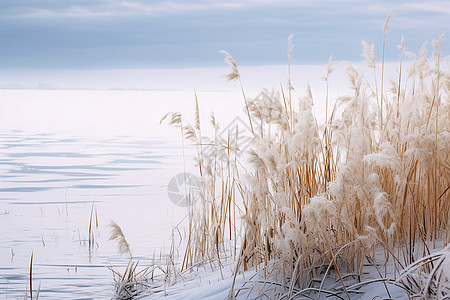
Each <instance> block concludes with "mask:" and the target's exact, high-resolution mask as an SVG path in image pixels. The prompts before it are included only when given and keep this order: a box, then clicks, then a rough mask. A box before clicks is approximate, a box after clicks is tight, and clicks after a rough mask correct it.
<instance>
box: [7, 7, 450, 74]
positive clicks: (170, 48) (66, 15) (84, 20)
mask: <svg viewBox="0 0 450 300" xmlns="http://www.w3.org/2000/svg"><path fill="white" fill-rule="evenodd" d="M390 12H392V13H394V14H395V17H394V18H393V19H392V21H391V23H390V27H391V29H390V31H389V33H388V36H387V54H386V57H387V60H397V59H398V55H399V54H398V50H397V47H396V46H397V45H398V44H399V43H400V39H401V36H402V35H404V36H405V45H406V47H407V49H408V50H411V51H414V52H417V51H418V50H419V48H420V46H421V45H422V43H423V42H424V41H426V40H428V41H431V40H432V39H433V38H438V37H439V36H440V34H441V33H447V31H448V29H450V1H448V0H446V1H442V0H437V1H411V0H405V1H404V0H401V1H370V0H344V1H336V0H334V1H332V0H329V1H313V0H300V1H290V0H278V1H270V0H221V1H214V0H191V1H188V0H181V1H180V0H178V1H176V0H174V1H158V0H150V1H145V0H73V1H62V0H1V2H0V69H3V70H12V69H16V70H18V69H121V68H124V69H130V68H131V69H132V68H186V67H203V66H221V65H223V60H222V58H223V57H222V55H221V54H219V53H218V50H220V49H226V50H228V51H229V52H230V53H231V54H232V55H233V56H234V58H235V59H236V61H237V62H238V63H239V64H240V65H270V64H285V63H286V61H287V54H286V49H287V37H288V36H289V34H291V33H292V34H294V44H295V48H294V51H293V53H292V55H293V57H294V61H293V63H294V64H318V63H326V62H327V61H328V58H329V56H331V55H332V56H333V58H334V59H336V60H350V61H360V60H362V58H361V55H360V54H361V41H362V40H365V41H367V42H368V43H375V45H376V51H377V54H378V55H379V53H380V52H381V44H382V39H383V33H382V25H383V23H384V20H385V19H386V16H387V15H388V14H389V13H390ZM449 45H450V44H449V39H447V40H446V41H445V42H444V47H443V48H444V51H446V50H448V49H449ZM378 58H379V56H378Z"/></svg>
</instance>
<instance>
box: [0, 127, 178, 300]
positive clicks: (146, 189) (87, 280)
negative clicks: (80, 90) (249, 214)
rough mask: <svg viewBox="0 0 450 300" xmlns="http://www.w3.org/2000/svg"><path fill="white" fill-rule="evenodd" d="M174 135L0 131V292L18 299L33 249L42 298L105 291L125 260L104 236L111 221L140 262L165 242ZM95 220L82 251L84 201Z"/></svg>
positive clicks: (170, 221) (105, 294)
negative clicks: (90, 240) (90, 242)
mask: <svg viewBox="0 0 450 300" xmlns="http://www.w3.org/2000/svg"><path fill="white" fill-rule="evenodd" d="M180 156H181V152H180V149H179V145H178V144H177V143H175V142H169V141H165V140H163V139H160V140H151V139H145V138H141V139H133V138H131V137H126V136H121V137H116V138H108V139H98V138H97V139H95V138H80V137H59V136H55V135H47V134H34V135H27V134H25V133H23V132H17V131H10V132H2V133H0V230H1V231H0V299H6V298H8V299H15V298H23V296H24V295H25V290H26V289H27V286H28V278H29V263H30V256H31V253H32V252H33V253H34V265H33V287H34V289H35V288H37V286H38V285H39V284H40V286H41V290H40V297H42V298H43V299H58V298H59V299H61V298H70V299H83V298H84V299H86V298H87V299H90V298H100V299H104V298H111V297H112V296H113V293H114V288H113V280H112V275H111V272H110V271H109V270H108V269H107V268H106V266H112V267H113V268H119V269H120V268H121V267H122V268H123V267H125V266H126V264H127V263H128V257H127V256H126V255H119V254H118V251H117V248H116V245H115V243H114V242H112V241H109V240H108V237H109V228H108V224H109V220H114V221H116V222H117V223H118V224H119V225H121V226H122V229H123V231H124V233H125V235H126V236H127V239H128V241H129V243H130V245H131V247H132V250H133V254H134V256H135V257H136V258H137V259H141V263H140V265H141V266H145V265H149V264H151V263H152V261H151V259H152V258H153V257H157V258H159V255H160V252H161V251H163V250H161V246H163V245H164V246H165V247H169V244H168V243H167V240H168V239H167V238H168V236H169V235H170V229H171V227H172V226H173V225H175V224H177V222H178V221H179V220H180V218H181V217H182V216H183V215H184V213H185V211H184V209H181V208H179V207H175V206H174V205H173V204H171V203H170V201H168V200H167V194H166V186H167V182H168V181H169V180H170V178H171V176H173V174H177V173H178V172H179V171H180V163H179V161H180ZM92 207H94V209H95V210H96V212H97V216H98V220H99V227H98V228H97V229H96V230H95V246H94V247H93V249H91V250H90V249H89V246H88V241H87V240H88V226H89V218H90V212H91V208H92Z"/></svg>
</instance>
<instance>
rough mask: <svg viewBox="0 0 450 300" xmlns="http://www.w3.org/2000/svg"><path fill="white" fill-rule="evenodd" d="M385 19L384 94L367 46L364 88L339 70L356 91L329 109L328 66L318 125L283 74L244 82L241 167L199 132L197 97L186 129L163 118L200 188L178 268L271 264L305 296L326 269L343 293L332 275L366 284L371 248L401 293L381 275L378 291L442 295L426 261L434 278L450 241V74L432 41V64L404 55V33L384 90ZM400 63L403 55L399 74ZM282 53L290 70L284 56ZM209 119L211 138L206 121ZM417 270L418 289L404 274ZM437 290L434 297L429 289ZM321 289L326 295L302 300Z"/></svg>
mask: <svg viewBox="0 0 450 300" xmlns="http://www.w3.org/2000/svg"><path fill="white" fill-rule="evenodd" d="M389 19H390V17H388V19H387V21H386V23H385V26H384V28H383V33H384V38H383V48H382V49H383V61H382V66H381V68H382V70H381V85H380V87H378V82H377V76H376V74H377V65H376V63H375V58H374V57H375V53H374V51H375V50H374V49H375V48H374V46H373V45H372V46H369V45H368V44H367V43H363V47H364V52H363V56H364V57H365V59H366V61H367V64H368V66H369V67H370V68H371V69H373V73H374V74H375V76H374V79H373V81H374V82H370V80H369V79H366V78H365V77H364V76H363V75H362V74H360V73H359V72H358V71H357V70H356V69H355V68H353V67H352V66H350V65H349V66H348V68H347V74H348V78H349V82H350V86H351V88H352V91H353V93H352V94H350V95H347V96H343V97H339V98H337V99H335V102H334V106H333V109H332V111H331V113H330V114H329V113H328V103H329V101H330V99H329V93H328V82H329V80H330V75H331V74H332V72H333V66H334V65H335V63H333V62H332V61H331V60H330V63H329V67H328V69H327V72H326V76H325V80H326V83H327V93H326V99H325V102H326V104H327V110H326V111H325V116H326V121H325V124H320V125H319V124H318V123H317V120H316V117H315V115H314V113H313V105H314V97H313V95H312V93H311V89H310V87H309V86H308V87H307V92H306V95H305V96H303V97H299V98H298V101H297V102H296V100H294V99H295V95H294V94H295V91H294V90H293V88H292V86H291V83H290V67H289V68H288V73H289V74H288V78H289V79H288V86H287V88H283V87H281V89H280V91H279V92H276V91H268V90H264V91H263V93H261V95H262V96H260V97H257V98H255V99H250V98H248V97H246V95H245V92H244V88H243V86H242V83H241V84H240V86H241V90H242V93H243V97H244V102H245V107H246V110H247V113H248V116H249V125H250V126H251V128H252V132H253V141H252V144H253V147H252V149H250V150H249V151H248V152H247V153H245V155H244V157H246V158H247V162H244V161H241V159H240V157H241V156H239V154H240V148H239V145H238V139H237V138H236V136H237V134H235V135H233V134H232V133H230V134H229V137H228V139H227V140H221V139H220V138H218V137H217V134H215V136H214V137H212V138H208V137H203V136H202V135H201V130H200V120H199V114H198V110H199V109H198V102H197V100H196V106H195V107H196V121H195V125H194V126H191V125H190V124H189V123H188V122H182V121H181V115H180V114H172V115H171V117H172V118H171V119H170V120H169V123H170V124H176V125H177V126H178V127H180V128H181V129H182V132H183V136H184V138H186V140H188V141H190V142H191V143H193V144H195V145H197V147H198V149H199V151H198V154H197V155H198V157H197V164H198V167H199V175H200V178H201V182H202V186H201V191H200V195H199V198H200V200H201V201H198V202H195V204H194V202H193V205H191V206H190V207H189V216H190V220H189V226H188V232H189V238H188V241H187V247H186V251H185V255H184V260H183V263H182V268H188V267H189V266H192V265H193V264H194V263H195V262H197V261H203V260H205V259H210V260H213V259H220V257H223V256H233V257H234V258H235V259H236V260H237V261H236V266H237V269H236V273H237V272H239V271H244V270H247V269H248V268H249V267H256V268H262V269H264V268H265V267H267V266H269V265H270V266H271V269H272V271H271V272H270V274H272V275H271V276H272V277H273V278H272V279H273V280H275V281H276V282H278V283H279V284H278V285H277V286H282V287H290V290H291V292H292V291H293V289H294V286H295V289H296V290H297V291H303V292H302V293H304V292H305V291H306V290H305V289H309V288H311V287H313V286H315V281H314V278H315V277H317V276H320V274H322V275H323V274H326V272H325V270H326V269H329V268H333V269H334V271H335V272H336V274H338V275H339V278H340V281H341V283H342V287H343V289H342V292H340V293H345V294H346V296H347V297H348V298H350V295H349V292H348V291H347V290H348V289H347V288H346V284H345V283H344V280H343V278H342V276H341V272H344V273H352V274H355V277H356V278H357V281H359V282H362V281H363V277H364V265H365V264H367V262H368V261H369V262H370V261H373V259H371V257H374V253H375V251H376V250H377V249H380V248H381V249H383V252H384V257H385V262H386V263H387V262H388V261H393V263H394V265H395V270H396V271H395V272H396V274H394V276H396V275H399V274H405V273H401V270H402V269H405V268H406V269H405V272H407V273H406V274H407V275H401V278H402V281H401V284H400V283H399V282H396V283H393V281H389V280H388V279H386V278H381V279H380V280H382V281H383V282H384V284H385V287H386V289H388V288H387V284H399V285H402V287H403V288H404V289H405V291H406V292H407V293H408V294H410V295H411V296H412V295H413V294H417V291H416V290H418V291H419V293H422V294H424V295H425V297H428V298H430V299H437V298H439V297H442V296H443V295H444V296H445V297H448V295H449V286H448V278H447V277H445V278H447V279H446V280H447V281H444V282H443V283H442V284H441V285H439V284H437V283H436V280H437V279H439V278H443V276H444V275H445V276H447V273H445V272H444V273H443V271H439V272H440V273H439V272H438V270H437V269H436V265H433V262H434V261H435V260H438V259H439V261H440V264H439V268H441V269H439V270H442V266H443V264H444V261H445V262H446V261H447V259H448V255H447V254H446V252H445V253H441V254H439V255H440V256H439V255H437V254H436V255H434V256H433V254H432V248H435V247H437V245H441V246H442V244H447V243H449V242H450V240H449V235H448V232H449V229H450V221H449V216H450V201H449V199H450V192H449V189H450V133H449V129H450V101H449V95H450V73H449V72H448V66H447V68H444V67H443V66H442V61H441V57H442V54H441V45H442V40H443V38H444V36H441V38H440V39H439V40H436V41H433V43H432V46H433V53H432V55H431V57H428V56H427V50H426V47H425V46H424V47H423V48H422V49H421V51H420V54H419V55H416V54H413V53H411V52H408V51H405V49H404V40H403V38H402V41H401V45H400V47H399V48H400V63H399V75H398V79H396V80H392V81H391V82H390V88H389V89H387V88H386V85H385V83H384V82H385V78H384V76H385V74H384V51H385V40H386V33H387V31H388V21H389ZM289 49H292V46H291V38H290V39H289ZM224 54H225V55H226V61H227V62H228V63H229V64H230V66H231V67H232V73H231V75H229V76H228V77H229V79H230V80H234V79H239V80H240V75H239V72H238V71H237V66H236V63H235V62H234V60H233V58H232V57H231V55H230V54H229V53H227V52H224ZM404 54H406V55H407V56H408V57H410V58H411V61H410V63H409V65H410V67H409V70H407V76H403V74H404V73H405V71H404V70H403V68H404V65H403V56H404ZM288 56H289V61H290V50H289V51H288ZM385 89H386V90H385ZM183 124H185V125H183ZM211 124H212V126H213V127H214V129H215V132H216V133H217V131H218V125H217V124H216V123H215V119H214V117H213V118H212V120H211ZM205 144H208V145H214V151H213V152H212V153H209V154H208V155H206V154H205V153H204V152H203V150H202V146H203V145H205ZM243 166H245V168H244V167H243ZM240 229H241V230H240ZM447 250H448V249H447ZM447 250H446V251H447ZM236 253H239V255H238V256H236ZM436 257H439V258H436ZM442 257H445V259H444V258H442ZM435 258H436V259H435ZM441 258H442V259H441ZM417 262H420V265H419V266H420V272H422V273H423V274H426V275H425V278H426V279H427V280H425V281H424V280H418V279H417V278H415V277H414V278H413V277H411V276H409V274H410V273H411V272H409V270H413V269H414V268H415V269H414V270H416V269H417V268H416V267H415V266H417ZM386 263H385V265H386ZM327 266H328V268H327ZM406 266H410V267H406ZM377 270H378V269H377ZM378 272H379V274H380V277H381V271H378ZM443 274H444V275H443ZM361 286H362V285H359V287H361ZM436 287H438V291H437V292H435V291H431V290H430V289H433V288H436ZM317 291H319V293H320V291H324V290H323V289H322V286H320V288H319V287H317V288H314V289H312V290H307V292H305V293H306V294H309V295H311V294H314V293H316V292H317ZM297 294H298V295H300V294H301V293H297ZM338 294H339V293H338ZM388 294H389V291H388ZM230 297H231V298H232V297H234V294H233V293H230ZM339 297H341V296H339Z"/></svg>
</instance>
